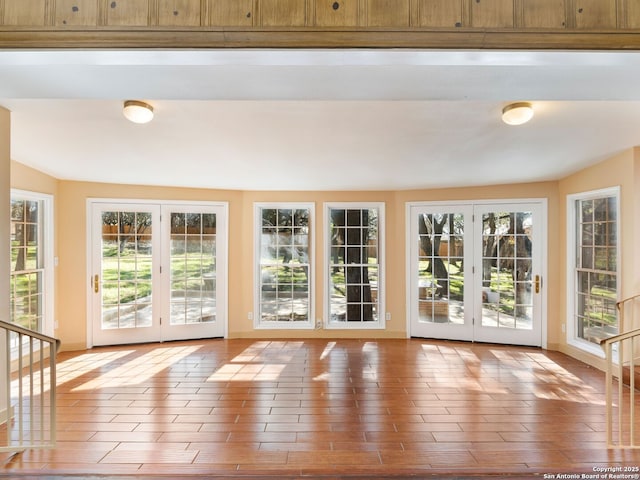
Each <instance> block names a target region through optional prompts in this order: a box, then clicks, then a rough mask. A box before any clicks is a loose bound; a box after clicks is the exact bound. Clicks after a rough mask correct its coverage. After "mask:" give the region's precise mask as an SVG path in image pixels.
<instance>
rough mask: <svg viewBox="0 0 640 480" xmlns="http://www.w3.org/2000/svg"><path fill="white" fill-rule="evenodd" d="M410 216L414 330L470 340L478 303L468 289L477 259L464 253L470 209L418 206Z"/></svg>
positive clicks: (439, 336) (424, 334)
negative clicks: (475, 308)
mask: <svg viewBox="0 0 640 480" xmlns="http://www.w3.org/2000/svg"><path fill="white" fill-rule="evenodd" d="M410 216H411V227H412V232H411V238H412V239H413V241H412V245H411V246H412V253H411V259H412V260H411V272H412V273H411V294H410V295H411V297H412V300H411V301H410V305H411V308H412V310H413V312H412V313H411V335H413V336H421V337H431V338H451V339H457V340H471V339H472V335H473V317H472V311H473V309H472V308H471V305H470V304H469V299H470V298H471V297H469V296H468V295H466V293H467V289H468V288H470V287H467V283H468V279H469V278H471V277H470V276H469V275H470V274H471V265H472V261H471V258H465V256H468V255H469V254H468V253H466V250H467V249H466V248H465V238H467V237H468V236H469V238H470V235H469V232H468V230H470V229H469V228H468V226H467V223H470V219H471V210H470V208H469V207H468V206H466V205H460V206H453V205H452V206H415V207H412V208H411V214H410ZM471 287H472V283H471Z"/></svg>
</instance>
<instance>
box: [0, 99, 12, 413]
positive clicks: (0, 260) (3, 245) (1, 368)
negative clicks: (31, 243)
mask: <svg viewBox="0 0 640 480" xmlns="http://www.w3.org/2000/svg"><path fill="white" fill-rule="evenodd" d="M10 146H11V113H10V112H9V110H7V109H5V108H2V107H0V205H4V208H3V209H2V210H0V226H1V227H0V235H1V237H0V252H4V254H3V255H2V256H1V257H0V320H4V321H5V322H8V321H9V314H10V312H11V309H10V307H9V303H10V302H9V274H10V273H11V265H10V261H9V258H10V257H9V248H10V235H9V224H10V215H9V211H10V210H9V204H10V198H11V197H10V191H11V181H10V168H11V147H10ZM5 340H6V337H5V333H4V330H3V333H0V344H1V345H2V346H0V424H2V423H6V422H7V419H8V418H9V415H7V412H8V408H7V406H8V405H7V387H6V385H7V364H6V360H5V359H6V357H7V355H6V348H7V347H6V345H7V343H6V341H5Z"/></svg>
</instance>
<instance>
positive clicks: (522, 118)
mask: <svg viewBox="0 0 640 480" xmlns="http://www.w3.org/2000/svg"><path fill="white" fill-rule="evenodd" d="M532 118H533V107H532V106H531V104H530V103H529V102H517V103H512V104H510V105H507V106H506V107H504V108H503V109H502V121H503V122H504V123H506V124H507V125H522V124H524V123H527V122H528V121H529V120H531V119H532Z"/></svg>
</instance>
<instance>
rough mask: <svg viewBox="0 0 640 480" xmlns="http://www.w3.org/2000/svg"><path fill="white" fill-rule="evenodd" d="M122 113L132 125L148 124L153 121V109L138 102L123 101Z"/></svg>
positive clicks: (146, 104)
mask: <svg viewBox="0 0 640 480" xmlns="http://www.w3.org/2000/svg"><path fill="white" fill-rule="evenodd" d="M122 113H123V114H124V116H125V117H126V118H127V120H129V121H131V122H133V123H149V122H150V121H151V120H153V107H152V106H151V105H149V104H148V103H145V102H141V101H139V100H127V101H125V102H124V109H123V110H122Z"/></svg>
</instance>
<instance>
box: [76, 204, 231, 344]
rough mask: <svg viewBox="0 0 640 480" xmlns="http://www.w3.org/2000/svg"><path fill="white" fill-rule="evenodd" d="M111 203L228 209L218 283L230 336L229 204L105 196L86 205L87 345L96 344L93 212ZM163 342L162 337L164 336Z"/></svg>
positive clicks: (222, 310) (222, 308)
mask: <svg viewBox="0 0 640 480" xmlns="http://www.w3.org/2000/svg"><path fill="white" fill-rule="evenodd" d="M101 203H105V204H111V205H122V206H123V207H124V206H126V205H131V204H135V205H157V206H158V208H161V207H163V206H169V205H180V206H194V207H198V206H204V207H219V208H222V209H223V211H224V219H222V223H221V224H223V225H224V233H223V236H222V238H221V239H222V240H223V242H222V245H221V247H222V248H220V250H219V253H220V254H221V255H224V257H221V258H224V263H225V268H224V271H223V272H220V275H219V276H218V278H219V279H220V280H222V281H221V282H218V284H223V285H221V291H220V297H219V298H223V299H224V302H223V305H219V307H220V308H219V309H218V310H217V312H218V315H220V316H221V318H222V320H221V321H222V322H223V331H224V333H223V338H227V336H228V331H229V330H228V329H229V315H228V311H229V299H228V284H229V269H228V258H229V254H228V252H229V203H228V202H221V201H195V200H194V201H191V200H164V199H137V198H103V197H95V198H87V200H86V204H85V205H86V206H85V217H86V222H85V239H86V242H85V249H86V250H85V251H86V255H85V256H86V277H85V278H86V279H87V280H86V282H87V283H86V289H87V290H86V298H87V302H86V318H87V321H86V327H87V333H86V344H87V348H92V347H93V346H94V341H93V334H94V331H93V314H94V306H93V302H92V296H91V292H92V288H93V284H92V277H93V270H94V265H93V238H92V236H93V225H92V215H93V205H95V204H101ZM160 341H162V339H160Z"/></svg>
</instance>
